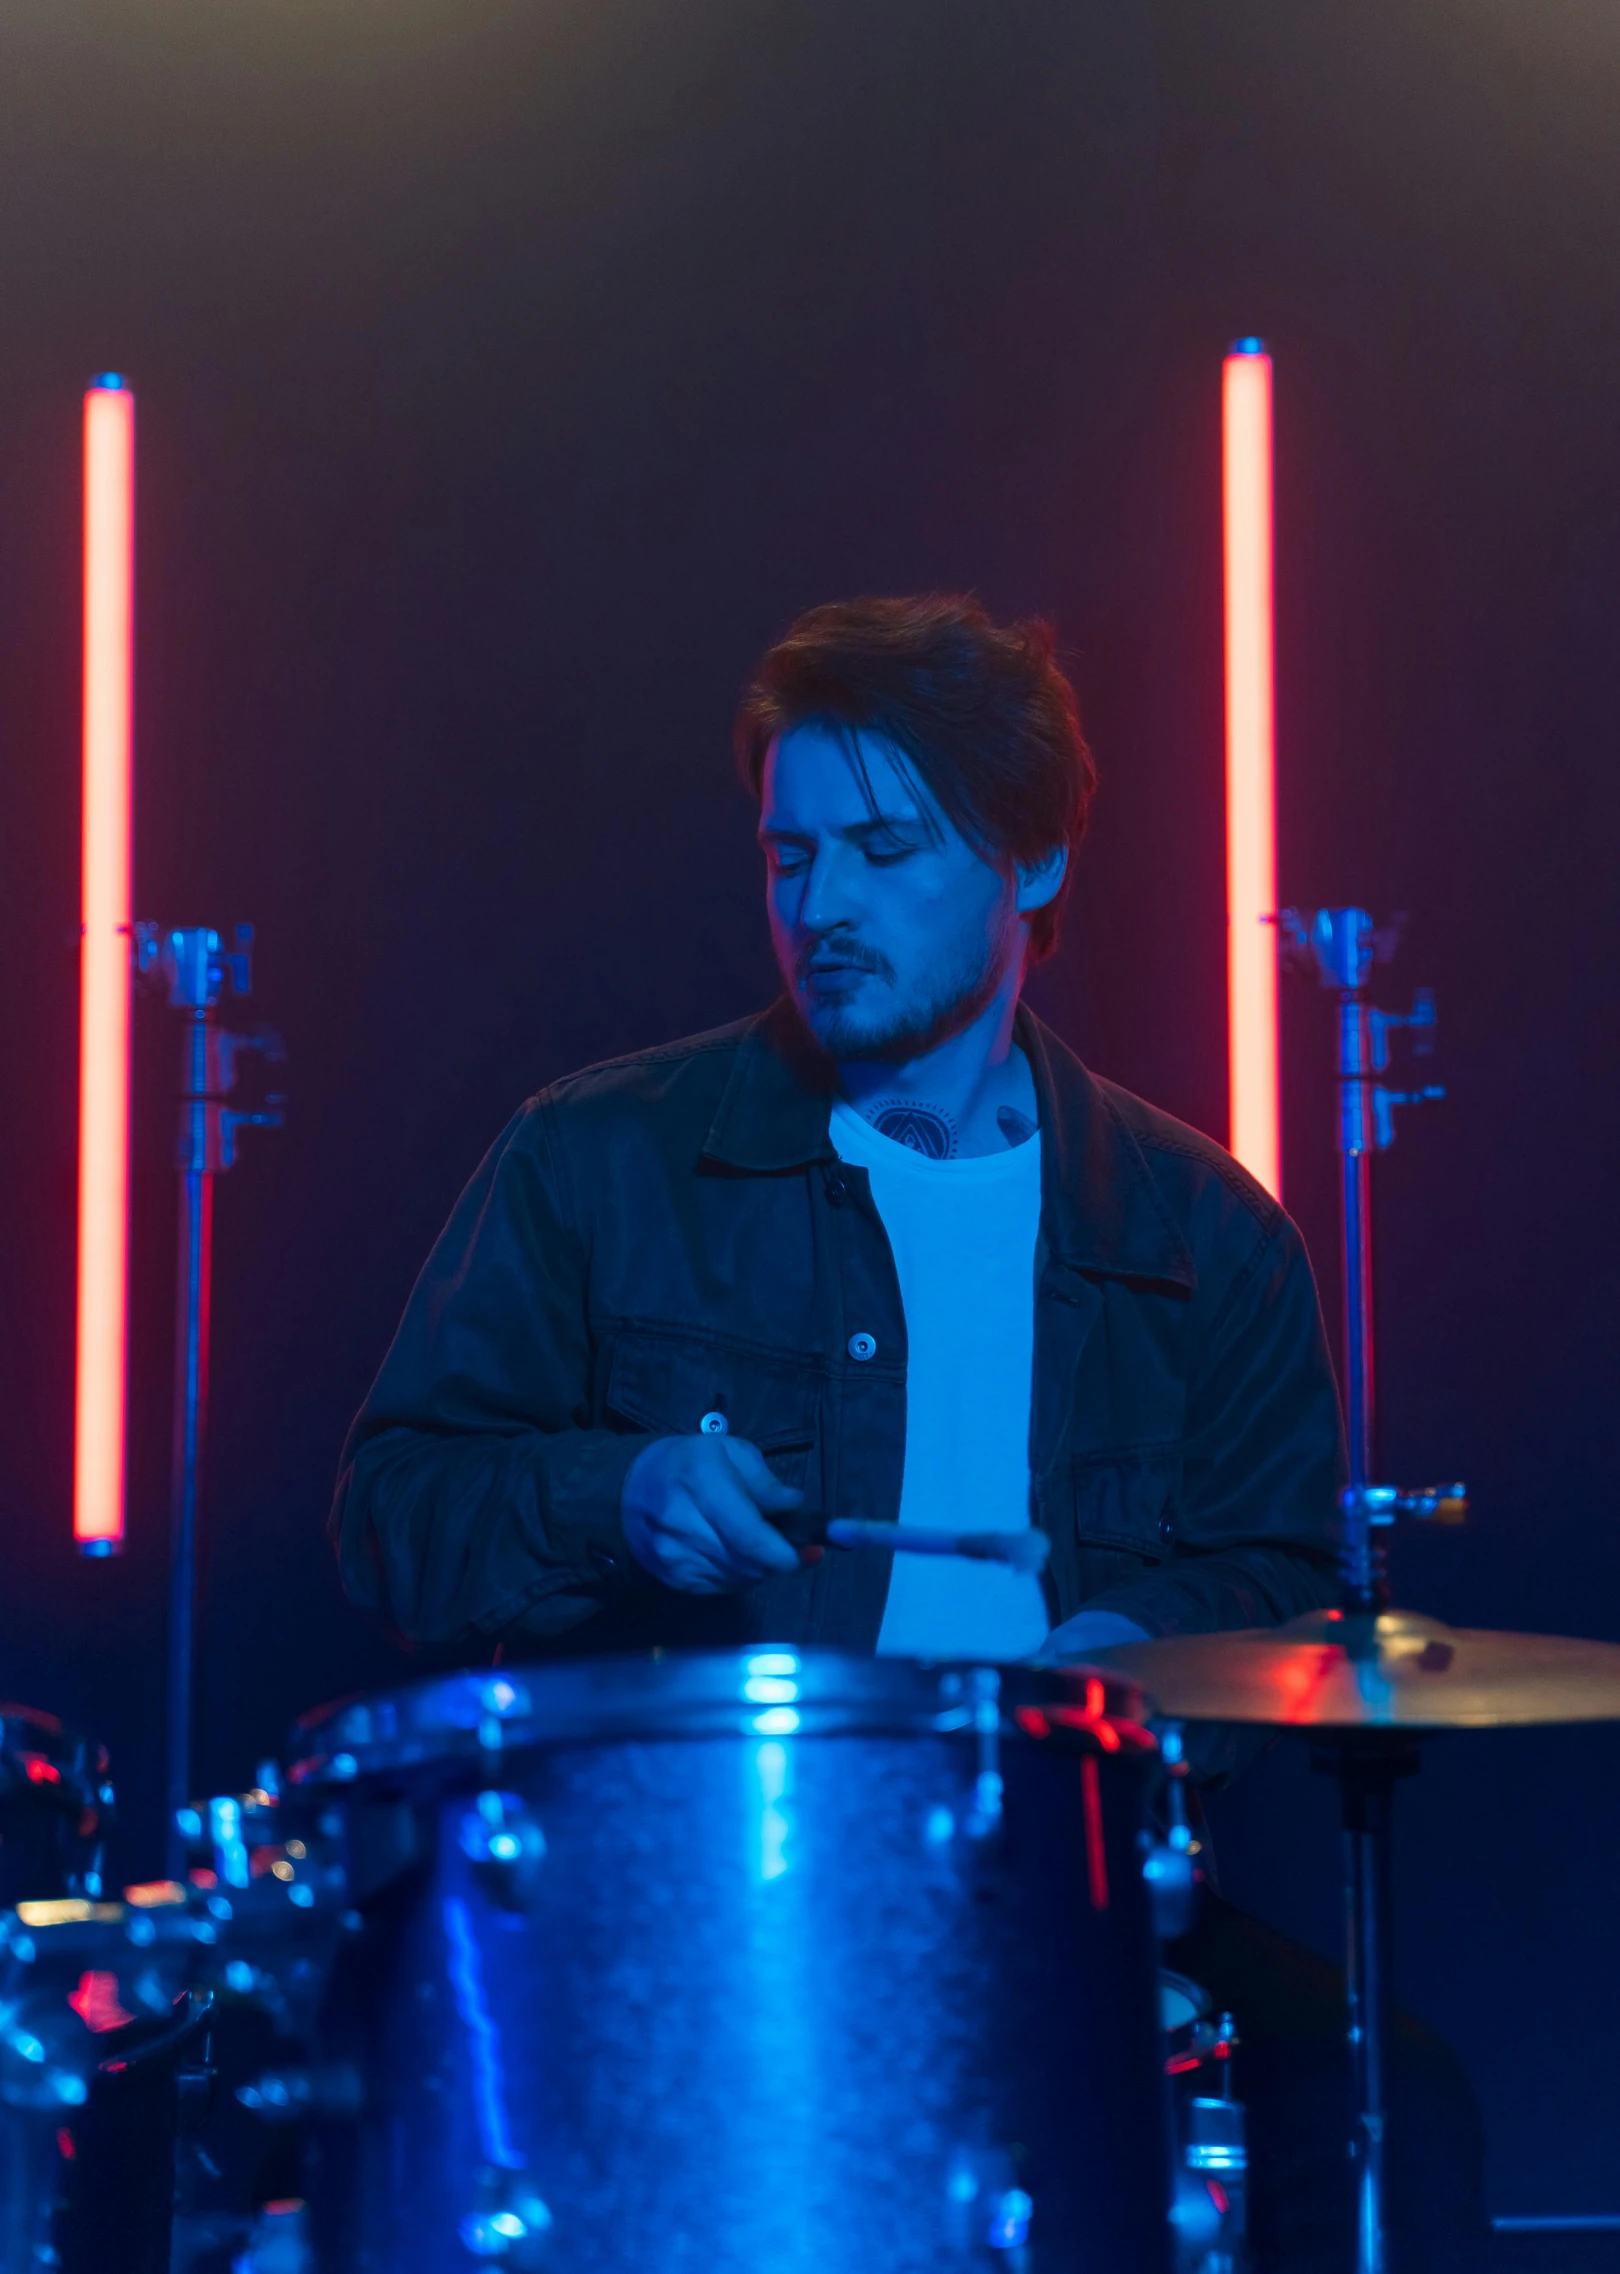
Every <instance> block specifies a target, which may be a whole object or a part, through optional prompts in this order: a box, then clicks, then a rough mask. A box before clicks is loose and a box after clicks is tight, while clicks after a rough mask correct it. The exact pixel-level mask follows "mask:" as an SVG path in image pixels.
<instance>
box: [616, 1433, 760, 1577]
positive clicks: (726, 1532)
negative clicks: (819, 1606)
mask: <svg viewBox="0 0 1620 2274" xmlns="http://www.w3.org/2000/svg"><path fill="white" fill-rule="evenodd" d="M803 1500H804V1494H803V1493H802V1492H796V1491H795V1490H794V1488H793V1487H792V1485H788V1484H779V1483H778V1482H777V1480H776V1478H775V1477H773V1476H772V1474H771V1472H770V1470H769V1469H768V1468H767V1467H766V1466H765V1456H764V1454H763V1453H761V1451H760V1449H759V1447H758V1446H757V1445H750V1444H749V1443H748V1441H747V1439H746V1438H743V1437H655V1438H654V1439H653V1441H652V1443H651V1444H650V1445H649V1446H648V1447H647V1448H646V1450H645V1451H644V1452H641V1453H638V1454H637V1456H636V1458H635V1460H634V1462H633V1463H632V1464H631V1467H630V1472H629V1474H628V1475H627V1476H626V1478H625V1480H624V1490H623V1492H622V1493H621V1494H620V1497H619V1510H620V1514H621V1516H622V1518H623V1521H624V1536H625V1538H626V1540H627V1541H628V1542H629V1544H630V1552H631V1554H632V1555H633V1556H634V1557H635V1559H636V1561H637V1562H638V1563H642V1564H645V1565H646V1567H647V1569H648V1570H649V1571H650V1572H651V1573H652V1575H653V1577H654V1578H655V1579H661V1580H662V1581H663V1583H664V1585H665V1586H666V1587H677V1588H679V1589H680V1591H681V1593H682V1594H683V1595H725V1594H729V1593H730V1592H731V1591H732V1590H733V1589H735V1588H740V1587H751V1586H752V1585H753V1584H754V1582H755V1581H756V1580H759V1579H764V1578H767V1577H768V1576H769V1575H770V1573H771V1572H773V1571H797V1570H798V1568H799V1551H798V1549H797V1548H795V1547H793V1546H792V1545H791V1544H790V1543H789V1542H788V1541H787V1540H784V1539H783V1537H782V1535H781V1533H780V1532H779V1531H777V1530H776V1528H775V1527H774V1526H773V1525H771V1524H769V1523H767V1521H766V1519H765V1516H764V1515H763V1514H762V1513H761V1511H762V1510H766V1509H776V1510H781V1511H785V1510H787V1509H789V1508H797V1507H799V1506H800V1505H801V1504H802V1502H803Z"/></svg>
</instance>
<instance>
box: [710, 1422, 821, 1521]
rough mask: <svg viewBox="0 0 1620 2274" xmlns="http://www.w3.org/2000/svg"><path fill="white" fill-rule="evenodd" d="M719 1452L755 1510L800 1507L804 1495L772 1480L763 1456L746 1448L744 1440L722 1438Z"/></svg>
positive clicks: (747, 1445)
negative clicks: (741, 1484)
mask: <svg viewBox="0 0 1620 2274" xmlns="http://www.w3.org/2000/svg"><path fill="white" fill-rule="evenodd" d="M720 1450H721V1452H722V1453H723V1454H724V1456H725V1458H726V1459H727V1460H728V1461H729V1462H730V1463H731V1465H732V1467H733V1468H734V1469H735V1470H736V1471H737V1474H738V1475H739V1476H740V1477H741V1478H742V1481H743V1483H744V1484H745V1485H746V1486H747V1487H748V1491H749V1493H750V1495H751V1497H752V1499H753V1501H754V1503H755V1505H756V1507H759V1508H776V1509H786V1508H799V1507H802V1505H803V1503H804V1494H803V1493H802V1492H800V1491H799V1489H798V1488H797V1486H796V1485H791V1484H784V1483H783V1482H782V1480H781V1478H780V1477H774V1476H772V1474H771V1472H770V1469H769V1468H768V1467H767V1465H766V1461H765V1456H764V1454H763V1453H762V1452H761V1451H760V1449H759V1447H758V1446H757V1445H750V1443H749V1442H748V1439H747V1438H746V1437H722V1438H721V1439H720Z"/></svg>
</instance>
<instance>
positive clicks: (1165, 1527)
mask: <svg viewBox="0 0 1620 2274" xmlns="http://www.w3.org/2000/svg"><path fill="white" fill-rule="evenodd" d="M1175 1536H1176V1528H1175V1526H1174V1524H1172V1523H1171V1521H1170V1519H1169V1517H1168V1516H1164V1517H1161V1518H1160V1520H1159V1537H1160V1539H1161V1540H1173V1539H1174V1538H1175Z"/></svg>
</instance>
